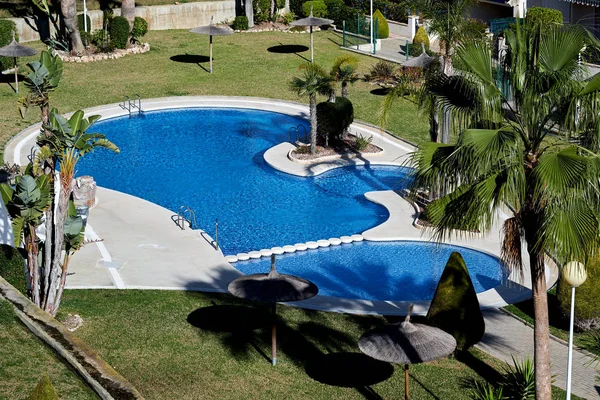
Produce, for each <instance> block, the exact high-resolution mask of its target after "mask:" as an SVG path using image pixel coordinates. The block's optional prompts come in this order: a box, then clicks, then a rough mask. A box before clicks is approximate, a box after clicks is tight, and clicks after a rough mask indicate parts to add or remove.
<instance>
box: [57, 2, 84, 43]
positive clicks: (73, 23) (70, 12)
mask: <svg viewBox="0 0 600 400" xmlns="http://www.w3.org/2000/svg"><path fill="white" fill-rule="evenodd" d="M60 13H61V15H62V17H63V23H64V24H65V28H66V30H67V35H69V41H70V43H71V51H73V52H76V53H80V52H82V51H83V42H82V41H81V35H80V34H79V24H78V22H77V4H76V2H75V0H60Z"/></svg>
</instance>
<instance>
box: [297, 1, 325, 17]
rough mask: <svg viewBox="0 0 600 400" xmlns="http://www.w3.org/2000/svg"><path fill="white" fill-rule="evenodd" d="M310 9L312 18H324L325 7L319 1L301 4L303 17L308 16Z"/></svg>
mask: <svg viewBox="0 0 600 400" xmlns="http://www.w3.org/2000/svg"><path fill="white" fill-rule="evenodd" d="M311 7H312V13H313V16H315V17H317V18H325V17H326V16H327V6H326V5H325V3H324V2H323V1H321V0H313V1H307V2H305V3H304V4H302V14H303V15H304V16H305V17H308V16H309V15H310V9H311Z"/></svg>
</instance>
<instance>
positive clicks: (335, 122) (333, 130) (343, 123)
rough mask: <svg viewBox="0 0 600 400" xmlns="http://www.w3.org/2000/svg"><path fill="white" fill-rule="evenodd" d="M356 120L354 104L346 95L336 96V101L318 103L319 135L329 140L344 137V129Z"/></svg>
mask: <svg viewBox="0 0 600 400" xmlns="http://www.w3.org/2000/svg"><path fill="white" fill-rule="evenodd" d="M352 121H354V106H353V105H352V102H351V101H350V100H348V98H346V97H336V99H335V103H332V102H330V101H325V102H323V103H319V104H317V135H318V136H319V137H321V138H323V139H325V138H328V139H329V142H335V141H339V140H341V139H342V137H343V136H344V131H345V130H346V129H347V128H348V127H349V126H350V124H351V123H352Z"/></svg>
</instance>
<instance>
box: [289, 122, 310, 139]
mask: <svg viewBox="0 0 600 400" xmlns="http://www.w3.org/2000/svg"><path fill="white" fill-rule="evenodd" d="M300 128H302V130H303V131H304V132H303V136H300ZM293 133H295V134H296V141H295V142H292V134H293ZM300 139H303V140H304V142H307V131H306V128H305V127H304V125H302V124H300V125H298V126H292V127H291V128H290V129H288V142H290V143H298V142H299V141H300Z"/></svg>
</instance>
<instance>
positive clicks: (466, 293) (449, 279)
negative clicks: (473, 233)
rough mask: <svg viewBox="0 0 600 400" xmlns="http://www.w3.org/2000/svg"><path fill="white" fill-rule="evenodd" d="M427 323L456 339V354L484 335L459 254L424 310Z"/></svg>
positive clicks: (451, 256) (451, 261)
mask: <svg viewBox="0 0 600 400" xmlns="http://www.w3.org/2000/svg"><path fill="white" fill-rule="evenodd" d="M427 323H428V324H430V325H432V326H436V327H438V328H440V329H442V330H444V331H446V332H448V333H449V334H451V335H452V336H454V338H455V339H456V344H457V345H456V349H457V350H458V351H463V350H467V349H468V348H469V347H471V346H473V345H474V344H475V343H477V342H479V341H480V340H481V338H482V337H483V334H484V333H485V322H484V320H483V315H482V314H481V310H480V308H479V300H477V293H475V288H474V287H473V282H471V277H470V276H469V270H468V269H467V266H466V265H465V261H464V260H463V258H462V256H461V255H460V253H457V252H453V253H452V254H451V255H450V259H448V263H447V264H446V267H445V268H444V272H443V273H442V276H441V278H440V281H439V282H438V286H437V288H436V290H435V294H434V295H433V300H431V305H430V306H429V311H427Z"/></svg>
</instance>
